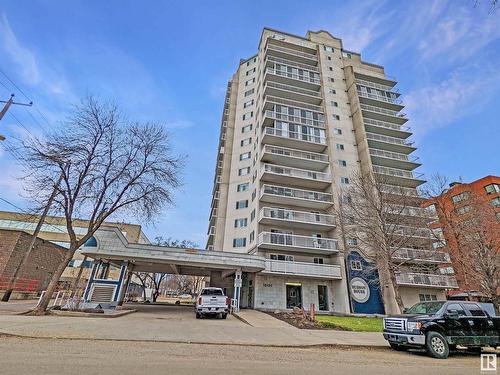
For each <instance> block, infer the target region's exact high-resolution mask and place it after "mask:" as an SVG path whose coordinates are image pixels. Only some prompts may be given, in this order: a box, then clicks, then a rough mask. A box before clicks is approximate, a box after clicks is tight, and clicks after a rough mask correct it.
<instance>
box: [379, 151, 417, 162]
mask: <svg viewBox="0 0 500 375" xmlns="http://www.w3.org/2000/svg"><path fill="white" fill-rule="evenodd" d="M370 155H372V156H378V157H381V158H387V159H394V160H401V161H407V162H409V163H418V160H419V159H418V157H417V156H408V155H406V154H400V153H399V152H392V151H385V150H379V149H378V148H370Z"/></svg>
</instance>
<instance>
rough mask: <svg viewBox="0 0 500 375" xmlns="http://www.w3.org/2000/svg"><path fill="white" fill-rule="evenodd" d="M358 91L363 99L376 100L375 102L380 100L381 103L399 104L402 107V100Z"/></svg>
mask: <svg viewBox="0 0 500 375" xmlns="http://www.w3.org/2000/svg"><path fill="white" fill-rule="evenodd" d="M357 91H358V95H359V96H361V97H362V98H368V99H375V100H380V101H383V102H386V103H391V104H397V105H401V104H402V103H403V102H402V101H401V99H397V98H388V97H387V96H383V95H379V94H373V93H369V92H363V91H360V90H357Z"/></svg>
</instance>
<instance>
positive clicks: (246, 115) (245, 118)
mask: <svg viewBox="0 0 500 375" xmlns="http://www.w3.org/2000/svg"><path fill="white" fill-rule="evenodd" d="M252 117H253V111H252V112H247V113H245V114H244V115H243V120H248V119H249V118H252Z"/></svg>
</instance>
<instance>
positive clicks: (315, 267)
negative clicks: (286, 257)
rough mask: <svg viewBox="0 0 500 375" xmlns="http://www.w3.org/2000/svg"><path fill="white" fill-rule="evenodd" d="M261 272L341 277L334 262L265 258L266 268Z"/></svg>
mask: <svg viewBox="0 0 500 375" xmlns="http://www.w3.org/2000/svg"><path fill="white" fill-rule="evenodd" d="M262 273H267V274H275V275H290V276H301V277H311V278H318V279H322V280H323V279H334V280H338V279H342V271H341V267H340V266H338V265H334V264H315V263H304V262H286V261H283V260H271V259H266V268H265V269H264V271H262Z"/></svg>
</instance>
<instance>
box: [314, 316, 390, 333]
mask: <svg viewBox="0 0 500 375" xmlns="http://www.w3.org/2000/svg"><path fill="white" fill-rule="evenodd" d="M316 320H317V321H318V322H320V323H321V324H322V325H323V326H324V327H326V328H332V329H335V328H337V329H343V330H346V331H357V332H382V319H381V318H357V317H350V316H330V315H316Z"/></svg>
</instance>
